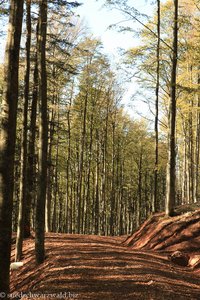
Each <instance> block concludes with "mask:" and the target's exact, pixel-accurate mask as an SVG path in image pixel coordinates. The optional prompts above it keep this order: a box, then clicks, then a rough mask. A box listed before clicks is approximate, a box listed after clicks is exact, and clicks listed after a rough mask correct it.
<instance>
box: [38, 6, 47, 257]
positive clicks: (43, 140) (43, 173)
mask: <svg viewBox="0 0 200 300" xmlns="http://www.w3.org/2000/svg"><path fill="white" fill-rule="evenodd" d="M39 4H40V10H39V31H38V69H39V73H38V74H39V105H40V125H39V158H38V164H39V178H38V180H39V183H38V185H39V186H38V197H37V205H36V220H35V225H36V226H35V251H36V261H37V263H42V262H43V261H44V258H45V249H44V228H45V201H46V186H47V146H48V121H47V75H46V32H47V0H40V2H39Z"/></svg>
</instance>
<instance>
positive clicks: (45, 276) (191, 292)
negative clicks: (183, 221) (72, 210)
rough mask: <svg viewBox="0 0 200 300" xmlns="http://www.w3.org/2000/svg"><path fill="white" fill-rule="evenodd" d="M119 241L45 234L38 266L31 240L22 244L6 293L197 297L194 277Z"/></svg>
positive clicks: (198, 283)
mask: <svg viewBox="0 0 200 300" xmlns="http://www.w3.org/2000/svg"><path fill="white" fill-rule="evenodd" d="M122 241H123V238H119V237H99V236H91V235H69V234H47V237H46V255H47V257H46V260H45V262H44V263H43V264H42V265H41V266H40V267H38V266H36V265H35V259H34V240H26V242H25V247H24V259H23V261H24V266H23V268H22V269H21V270H18V271H16V272H14V273H13V274H12V275H11V293H14V292H18V293H22V292H24V293H27V295H28V296H29V297H28V296H27V298H29V299H38V295H39V299H61V297H63V299H64V298H65V299H79V300H82V299H88V300H93V299H99V300H104V299H105V300H112V299H117V300H121V299H124V300H127V299H134V300H135V299H142V300H143V299H159V300H162V299H164V300H165V299H166V300H168V299H169V300H171V299H190V300H191V299H200V277H199V276H198V274H195V273H193V271H192V270H190V269H189V268H183V267H177V266H174V265H172V264H171V262H169V261H168V259H167V256H166V255H164V254H162V255H161V254H159V253H156V252H150V251H149V252H147V251H146V252H145V251H133V250H131V249H128V248H127V247H125V246H123V245H122ZM13 256H14V250H13ZM30 292H31V293H32V294H31V295H30ZM34 294H35V295H36V296H35V298H34ZM42 294H43V295H45V296H44V297H42ZM53 294H54V295H53ZM55 296H56V297H55ZM27 298H26V299H27Z"/></svg>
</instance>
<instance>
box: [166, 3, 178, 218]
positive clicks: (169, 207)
mask: <svg viewBox="0 0 200 300" xmlns="http://www.w3.org/2000/svg"><path fill="white" fill-rule="evenodd" d="M177 56H178V0H174V30H173V58H172V73H171V90H170V103H169V141H168V144H169V145H168V163H167V186H166V203H165V213H166V215H169V216H172V215H173V212H174V205H175V199H176V142H175V130H176V69H177Z"/></svg>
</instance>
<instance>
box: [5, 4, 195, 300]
mask: <svg viewBox="0 0 200 300" xmlns="http://www.w3.org/2000/svg"><path fill="white" fill-rule="evenodd" d="M129 3H131V4H129ZM80 5H81V1H80V3H79V1H78V2H76V1H74V2H72V1H66V0H24V1H23V0H17V1H16V0H10V1H8V0H1V1H0V16H1V20H0V39H1V40H3V39H6V47H5V49H4V60H3V62H2V63H0V292H5V295H8V292H9V285H10V283H9V282H10V263H11V246H12V240H13V238H12V236H13V233H15V261H16V262H18V261H21V260H22V259H23V244H24V241H25V239H27V238H30V237H32V236H34V243H35V244H34V253H35V260H36V263H37V265H40V264H42V263H44V261H45V258H46V256H45V255H46V252H45V236H46V234H48V233H49V234H50V236H51V234H52V233H56V234H69V235H94V236H104V237H106V238H107V237H112V238H113V239H114V238H115V237H120V236H128V235H131V234H132V233H133V232H135V231H136V230H138V229H139V228H140V226H141V224H143V222H145V221H146V220H147V219H148V218H149V217H151V216H152V215H153V214H155V213H159V212H164V214H165V216H166V217H169V218H170V217H174V216H175V214H176V212H175V208H176V207H177V206H180V205H182V206H184V205H193V204H198V202H199V199H200V171H199V170H200V86H199V85H200V73H199V61H200V51H199V48H198V47H199V46H198V45H199V43H200V31H199V22H200V19H199V15H200V1H199V0H179V1H178V0H173V1H172V0H166V1H160V0H157V1H153V2H152V4H151V5H152V6H154V9H153V14H152V16H146V15H145V14H143V13H142V12H139V11H138V10H137V9H136V8H135V7H134V1H125V0H122V1H119V0H107V1H106V0H105V5H106V6H107V8H108V9H111V10H117V11H120V12H121V14H122V16H123V17H124V18H127V19H129V20H131V22H132V23H133V25H134V24H135V23H140V25H141V26H140V29H139V30H138V32H137V34H138V36H139V38H140V43H139V45H134V44H133V47H131V48H130V49H128V50H126V51H125V50H124V51H122V52H121V66H119V69H120V68H121V71H120V72H122V73H123V76H122V75H119V74H122V73H119V74H118V73H117V70H116V68H113V65H112V61H111V60H110V58H109V56H108V55H106V54H105V52H104V51H103V44H102V42H101V40H100V39H99V38H97V37H95V36H93V35H92V34H91V32H90V31H89V30H88V28H87V26H86V25H85V24H84V22H83V21H82V20H81V18H80V16H79V15H78V14H77V8H78V7H79V6H80ZM113 27H114V30H116V31H119V32H127V31H131V29H130V28H129V27H126V26H122V25H121V24H119V25H116V26H113ZM112 30H113V28H112ZM133 31H134V30H133ZM122 77H123V78H122ZM131 77H134V78H135V80H136V82H137V86H138V88H139V91H135V95H134V96H133V98H134V97H138V98H139V99H141V101H143V102H145V103H146V104H147V105H148V107H149V116H150V117H149V118H146V117H144V116H142V115H140V117H138V116H135V117H133V116H131V115H129V114H128V112H127V111H126V110H125V108H124V104H123V103H122V99H123V97H124V86H123V85H124V81H125V79H124V78H127V80H130V78H131ZM51 237H52V236H51ZM6 297H8V296H5V299H8V298H9V297H8V298H6ZM81 299H86V298H81ZM88 299H93V298H88ZM94 299H96V298H94ZM98 299H100V298H98ZM101 299H104V298H101ZM105 299H112V298H105ZM113 299H114V298H113ZM123 299H125V298H123ZM127 299H129V298H127ZM135 299H137V298H135ZM145 299H146V298H145ZM147 299H157V298H147ZM160 299H161V298H160ZM165 299H169V298H165ZM180 299H181V298H180ZM185 299H186V298H185ZM192 299H193V298H192ZM194 299H197V298H194Z"/></svg>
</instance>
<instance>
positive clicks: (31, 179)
mask: <svg viewBox="0 0 200 300" xmlns="http://www.w3.org/2000/svg"><path fill="white" fill-rule="evenodd" d="M34 63H35V66H34V74H33V95H32V103H31V120H30V133H29V142H28V163H27V191H26V213H25V226H26V230H25V232H24V234H27V236H30V227H31V220H30V217H31V205H34V204H35V200H36V193H35V184H36V154H35V139H36V118H37V103H38V66H37V51H36V55H35V62H34ZM28 230H29V232H28Z"/></svg>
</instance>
